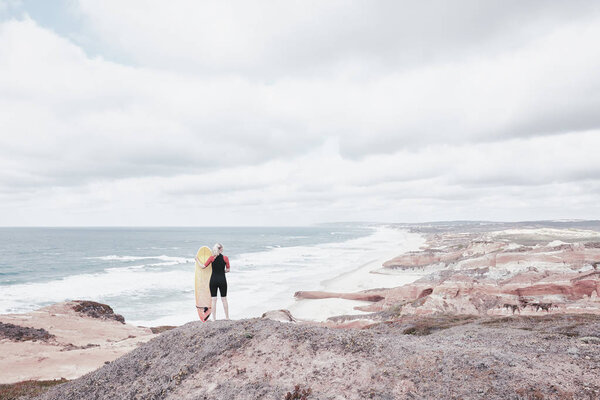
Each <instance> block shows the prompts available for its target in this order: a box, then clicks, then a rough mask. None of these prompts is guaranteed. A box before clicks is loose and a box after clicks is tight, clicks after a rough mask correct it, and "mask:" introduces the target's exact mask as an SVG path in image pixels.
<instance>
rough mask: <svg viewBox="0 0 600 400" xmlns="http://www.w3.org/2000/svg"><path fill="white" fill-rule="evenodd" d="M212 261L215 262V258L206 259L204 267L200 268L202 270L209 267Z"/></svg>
mask: <svg viewBox="0 0 600 400" xmlns="http://www.w3.org/2000/svg"><path fill="white" fill-rule="evenodd" d="M213 261H215V256H210V257H208V260H206V262H205V263H204V267H202V268H206V267H208V266H209V265H210V263H212V262H213Z"/></svg>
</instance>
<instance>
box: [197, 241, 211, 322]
mask: <svg viewBox="0 0 600 400" xmlns="http://www.w3.org/2000/svg"><path fill="white" fill-rule="evenodd" d="M210 256H212V251H211V250H210V249H209V248H208V247H206V246H202V247H200V248H199V249H198V252H197V253H196V258H197V259H198V260H200V261H201V262H202V264H198V261H196V277H195V279H194V287H195V290H196V310H197V311H198V316H199V317H200V320H201V321H202V322H206V321H208V317H210V313H211V307H212V305H211V297H210V288H209V283H210V276H211V275H212V264H209V265H208V267H206V268H202V267H203V266H204V263H205V262H206V260H208V258H209V257H210Z"/></svg>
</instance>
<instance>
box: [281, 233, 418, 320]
mask: <svg viewBox="0 0 600 400" xmlns="http://www.w3.org/2000/svg"><path fill="white" fill-rule="evenodd" d="M425 243H426V239H425V237H424V236H423V235H421V234H417V233H410V232H408V231H406V232H405V234H404V235H403V241H402V242H401V243H398V246H397V248H395V249H381V255H380V256H379V257H378V258H376V259H373V260H367V261H366V262H365V263H364V264H363V265H360V266H359V267H358V268H355V269H354V270H351V271H348V272H345V273H343V274H340V275H338V276H336V277H334V278H332V279H327V280H325V281H323V282H321V285H322V291H323V292H333V293H354V292H359V291H364V290H370V289H379V288H393V287H398V286H402V285H405V284H408V283H412V282H414V281H416V280H417V279H419V278H421V277H422V276H423V273H420V272H409V271H402V272H401V273H397V272H395V271H392V270H384V269H382V268H381V267H382V265H383V263H384V262H386V261H387V260H389V259H391V258H393V257H395V256H397V255H398V254H403V253H406V252H409V251H418V250H419V249H420V248H421V247H422V246H423V245H425ZM368 304H370V303H368V302H364V301H356V300H349V299H341V298H329V299H303V298H297V299H296V301H295V302H294V303H292V304H291V305H290V306H289V310H290V312H291V313H292V315H294V316H295V317H296V318H298V319H300V320H306V321H320V322H322V321H325V320H327V319H328V318H330V317H333V316H336V315H362V314H365V312H364V311H361V310H358V309H357V307H361V306H366V305H368Z"/></svg>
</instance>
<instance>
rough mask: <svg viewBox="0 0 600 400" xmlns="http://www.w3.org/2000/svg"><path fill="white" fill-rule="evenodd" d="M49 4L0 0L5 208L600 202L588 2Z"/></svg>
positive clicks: (379, 211)
mask: <svg viewBox="0 0 600 400" xmlns="http://www.w3.org/2000/svg"><path fill="white" fill-rule="evenodd" d="M61 6H62V7H63V14H62V15H61V18H60V19H57V20H52V18H50V17H49V16H48V17H47V18H45V17H44V14H43V12H42V11H43V10H39V9H35V8H32V7H34V5H29V3H27V2H23V3H20V2H10V3H9V2H5V1H2V2H0V18H2V20H1V22H0V72H1V73H0V127H2V128H1V129H0V224H1V225H216V224H226V225H249V224H250V225H285V224H305V223H314V222H325V221H338V220H377V221H389V222H394V221H424V220H448V219H492V220H519V219H541V218H594V216H597V215H599V214H598V212H599V211H600V206H598V204H600V202H599V200H600V161H598V156H597V154H596V152H597V150H596V149H598V148H600V113H598V112H597V110H599V109H600V75H598V74H597V72H596V71H598V70H599V69H600V48H599V47H598V46H597V44H596V43H597V38H598V37H600V6H598V5H597V3H596V2H591V1H589V2H585V1H581V2H569V3H558V2H553V3H551V4H550V3H547V2H535V1H534V2H527V4H523V3H522V2H506V1H503V2H486V3H480V2H471V1H463V2H459V3H447V2H435V1H426V2H420V3H419V4H414V3H411V2H386V1H379V2H335V1H334V2H327V3H323V2H310V1H308V2H307V1H298V2H286V3H281V2H273V1H264V2H258V3H254V2H253V3H247V2H239V3H238V4H234V3H228V4H222V3H211V2H187V1H175V2H170V3H169V4H168V5H167V4H166V3H164V2H158V1H149V2H148V1H144V2H136V1H130V2H126V3H123V2H116V1H112V0H107V1H103V2H94V1H88V0H80V1H76V2H65V3H63V4H62V5H61ZM117 11H118V12H117ZM67 17H68V18H69V19H70V21H71V22H72V24H71V25H69V29H67V28H66V26H65V22H64V21H65V19H66V18H67Z"/></svg>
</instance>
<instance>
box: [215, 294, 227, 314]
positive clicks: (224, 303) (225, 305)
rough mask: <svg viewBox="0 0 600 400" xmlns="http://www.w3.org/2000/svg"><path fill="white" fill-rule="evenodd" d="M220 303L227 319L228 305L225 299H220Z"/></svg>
mask: <svg viewBox="0 0 600 400" xmlns="http://www.w3.org/2000/svg"><path fill="white" fill-rule="evenodd" d="M221 301H222V302H223V310H225V319H229V304H228V303H227V297H221ZM215 307H216V306H215Z"/></svg>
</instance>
